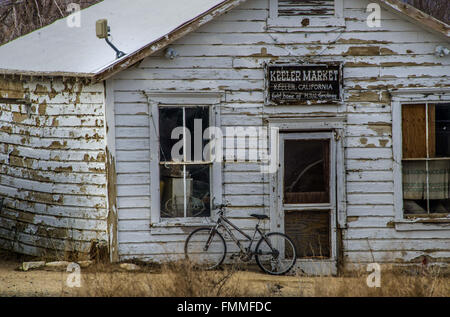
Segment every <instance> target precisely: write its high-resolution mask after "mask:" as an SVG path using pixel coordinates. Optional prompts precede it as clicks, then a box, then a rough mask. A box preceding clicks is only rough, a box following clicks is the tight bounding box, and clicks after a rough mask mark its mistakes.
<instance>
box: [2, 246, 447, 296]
mask: <svg viewBox="0 0 450 317" xmlns="http://www.w3.org/2000/svg"><path fill="white" fill-rule="evenodd" d="M32 260H33V261H36V260H37V259H32V258H26V257H23V256H17V255H13V256H11V255H9V256H5V255H4V254H2V253H1V252H0V297H72V296H148V294H150V293H149V292H147V290H146V288H148V287H150V288H151V287H152V285H153V286H154V287H155V288H156V289H157V292H156V293H152V294H156V295H151V296H178V297H179V296H181V297H184V296H201V297H203V296H227V297H235V296H238V297H240V296H443V297H449V296H450V276H448V275H442V274H439V275H433V274H425V275H423V274H406V275H398V274H396V273H395V274H392V273H390V274H388V273H383V274H384V275H383V278H382V287H381V288H369V287H368V286H367V282H366V281H367V274H368V273H366V272H362V273H361V274H356V275H354V276H346V277H328V276H327V277H307V276H271V275H268V274H263V273H261V271H259V269H258V268H257V267H254V268H253V267H246V268H245V270H241V269H240V270H237V271H233V272H232V274H231V275H232V276H231V277H230V278H229V279H228V282H229V283H228V285H229V286H230V285H231V287H230V289H228V290H226V292H225V293H221V294H219V295H214V294H212V295H210V293H211V292H215V290H217V284H214V283H217V281H218V280H220V279H222V277H223V276H224V275H223V274H226V273H223V272H219V273H217V274H218V275H216V276H215V277H214V276H213V277H212V278H211V277H207V278H205V277H202V276H200V275H196V274H198V272H197V273H192V272H191V271H189V270H187V271H186V272H176V270H175V273H173V272H174V270H172V271H164V270H161V269H160V268H157V267H151V266H148V267H147V266H141V269H140V270H139V271H133V272H128V271H125V270H123V269H121V268H120V267H119V265H118V264H107V265H106V266H105V265H103V264H100V265H99V264H93V265H91V266H89V267H88V268H82V269H81V278H82V280H81V288H77V287H72V288H71V287H68V286H67V279H68V277H69V275H70V273H69V272H67V271H66V268H58V269H56V268H48V267H44V268H40V269H34V270H29V271H26V272H24V271H22V270H19V267H20V266H21V264H22V262H24V261H32ZM182 269H183V268H182ZM225 271H226V270H225ZM171 272H172V273H171ZM221 274H222V275H221ZM187 275H189V276H188V277H186V276H187ZM199 278H203V280H201V281H200V284H198V285H201V288H203V285H206V284H205V283H209V284H210V285H209V286H208V287H209V288H205V289H206V293H205V294H206V295H202V294H203V293H201V294H199V293H195V292H194V293H192V290H189V289H190V288H191V284H193V283H194V284H195V282H196V280H197V279H199ZM202 283H203V284H202ZM138 284H141V285H139V286H137V285H138ZM171 284H172V291H171V292H169V293H167V292H166V293H164V292H160V291H159V290H161V289H163V290H164V289H165V288H166V287H170V285H171ZM137 289H138V290H137ZM136 290H137V291H136ZM167 294H169V295H167ZM192 294H194V295H192Z"/></svg>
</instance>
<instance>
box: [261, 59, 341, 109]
mask: <svg viewBox="0 0 450 317" xmlns="http://www.w3.org/2000/svg"><path fill="white" fill-rule="evenodd" d="M265 71H266V78H265V80H266V104H268V105H271V104H272V105H273V104H306V103H314V102H316V103H335V102H338V101H340V100H341V92H342V67H341V65H340V64H335V63H334V64H315V65H304V64H298V65H294V64H286V65H275V64H266V70H265Z"/></svg>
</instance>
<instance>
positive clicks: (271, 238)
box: [255, 232, 297, 275]
mask: <svg viewBox="0 0 450 317" xmlns="http://www.w3.org/2000/svg"><path fill="white" fill-rule="evenodd" d="M255 258H256V263H257V264H258V266H259V267H260V268H261V270H263V271H264V272H266V273H268V274H272V275H283V274H286V273H287V272H289V270H290V269H292V267H293V266H294V264H295V261H296V260H297V252H296V250H295V244H294V242H292V240H291V238H289V237H288V236H287V235H285V234H283V233H280V232H270V233H268V234H266V235H265V236H263V237H262V238H261V239H260V240H259V241H258V244H257V245H256V249H255Z"/></svg>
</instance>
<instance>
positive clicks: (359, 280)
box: [310, 267, 450, 297]
mask: <svg viewBox="0 0 450 317" xmlns="http://www.w3.org/2000/svg"><path fill="white" fill-rule="evenodd" d="M369 274H370V272H366V271H356V272H352V274H351V275H350V276H343V277H334V278H330V277H317V278H314V280H313V282H312V283H311V284H310V288H311V291H312V292H311V294H310V295H312V296H324V297H325V296H334V297H336V296H337V297H448V296H450V278H449V277H448V276H446V275H445V274H443V273H442V272H441V270H440V269H439V268H431V269H429V270H427V271H422V270H405V269H403V270H402V269H399V268H393V267H390V268H389V267H385V268H383V270H382V271H381V283H380V287H372V288H371V287H368V286H367V282H366V281H367V277H368V276H369Z"/></svg>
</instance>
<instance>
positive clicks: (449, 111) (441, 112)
mask: <svg viewBox="0 0 450 317" xmlns="http://www.w3.org/2000/svg"><path fill="white" fill-rule="evenodd" d="M434 107H435V108H436V110H435V113H436V124H435V129H436V132H435V134H436V157H450V104H436V105H435V106H434Z"/></svg>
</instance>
